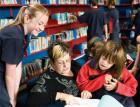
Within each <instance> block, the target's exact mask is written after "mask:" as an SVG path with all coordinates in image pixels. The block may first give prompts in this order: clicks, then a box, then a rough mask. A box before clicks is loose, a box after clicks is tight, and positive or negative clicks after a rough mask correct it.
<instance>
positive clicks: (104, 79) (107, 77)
mask: <svg viewBox="0 0 140 107" xmlns="http://www.w3.org/2000/svg"><path fill="white" fill-rule="evenodd" d="M125 61H126V59H125V52H124V50H123V48H122V46H120V45H119V44H117V43H114V42H112V41H108V42H107V43H105V45H104V47H103V48H102V49H101V50H100V52H98V54H97V55H96V56H95V60H91V61H89V62H87V63H86V64H85V65H84V66H83V67H82V68H81V70H80V72H79V73H78V76H77V85H78V87H79V89H80V90H81V91H83V90H85V91H83V92H82V93H81V97H82V96H84V98H85V96H86V98H91V97H92V98H99V99H100V98H101V97H102V96H103V95H106V94H108V95H111V96H113V97H114V98H116V99H117V100H118V101H119V102H120V103H122V104H123V105H124V106H125V107H135V105H134V103H133V100H132V98H131V97H133V96H134V95H135V94H136V87H137V81H136V79H135V78H134V77H133V75H132V74H131V73H129V72H128V70H127V69H126V67H125ZM86 91H88V92H89V93H88V94H86V93H85V92H86ZM85 94H86V95H85Z"/></svg>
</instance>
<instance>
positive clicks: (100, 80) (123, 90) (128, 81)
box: [76, 62, 138, 97]
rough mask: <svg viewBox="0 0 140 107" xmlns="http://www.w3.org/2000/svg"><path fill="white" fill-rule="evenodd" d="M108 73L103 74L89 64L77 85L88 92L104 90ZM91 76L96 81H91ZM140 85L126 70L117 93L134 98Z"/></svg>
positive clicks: (80, 73)
mask: <svg viewBox="0 0 140 107" xmlns="http://www.w3.org/2000/svg"><path fill="white" fill-rule="evenodd" d="M105 75H106V73H104V74H103V73H101V72H100V71H99V70H95V69H92V68H91V67H90V66H89V62H87V63H86V64H85V65H84V66H82V68H81V69H80V72H79V73H78V75H77V80H76V82H77V85H78V87H79V89H80V90H88V91H90V92H95V91H97V90H98V89H100V88H102V87H103V86H104V83H105ZM90 76H92V77H93V78H94V77H95V78H94V79H92V80H90V79H89V78H90ZM137 85H138V83H137V81H136V79H135V78H134V76H133V75H132V74H131V73H129V72H128V70H127V69H126V68H124V69H123V71H122V76H121V81H118V85H117V89H116V91H115V92H116V93H118V94H120V95H124V96H128V97H132V96H134V95H135V94H136V87H137Z"/></svg>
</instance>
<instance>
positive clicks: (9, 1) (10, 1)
mask: <svg viewBox="0 0 140 107" xmlns="http://www.w3.org/2000/svg"><path fill="white" fill-rule="evenodd" d="M0 4H17V0H0Z"/></svg>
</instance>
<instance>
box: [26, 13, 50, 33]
mask: <svg viewBox="0 0 140 107" xmlns="http://www.w3.org/2000/svg"><path fill="white" fill-rule="evenodd" d="M48 18H49V17H48V16H47V15H44V14H43V13H41V12H38V13H37V16H36V17H35V18H33V19H30V22H29V23H30V24H28V25H29V26H28V31H29V33H32V34H33V35H34V36H37V35H38V34H39V33H40V32H41V31H43V30H44V28H45V26H46V24H47V22H48Z"/></svg>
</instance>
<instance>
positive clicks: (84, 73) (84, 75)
mask: <svg viewBox="0 0 140 107" xmlns="http://www.w3.org/2000/svg"><path fill="white" fill-rule="evenodd" d="M90 73H92V74H93V75H94V74H95V75H97V74H99V73H97V71H96V70H93V69H91V68H90V67H89V65H88V64H87V63H86V64H85V65H84V66H83V67H82V68H81V69H80V71H79V73H78V75H77V80H76V82H77V85H78V87H79V89H80V90H88V91H90V92H94V91H96V90H98V89H100V88H101V87H102V86H103V85H104V82H105V75H100V76H98V77H95V78H94V79H92V80H90V79H89V77H90Z"/></svg>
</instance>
